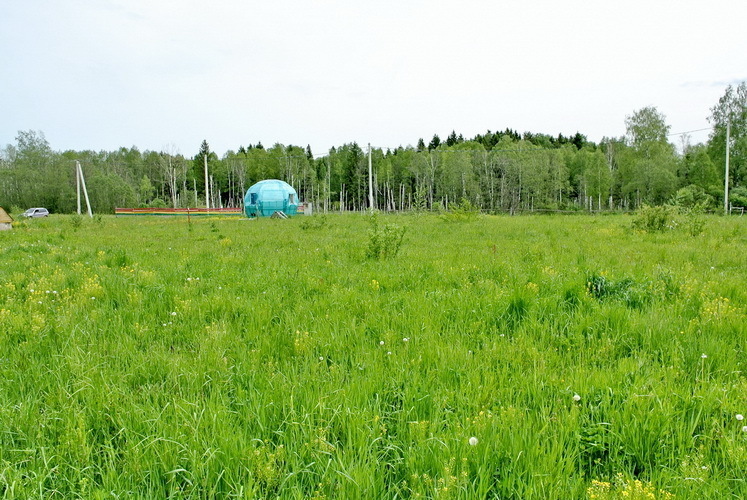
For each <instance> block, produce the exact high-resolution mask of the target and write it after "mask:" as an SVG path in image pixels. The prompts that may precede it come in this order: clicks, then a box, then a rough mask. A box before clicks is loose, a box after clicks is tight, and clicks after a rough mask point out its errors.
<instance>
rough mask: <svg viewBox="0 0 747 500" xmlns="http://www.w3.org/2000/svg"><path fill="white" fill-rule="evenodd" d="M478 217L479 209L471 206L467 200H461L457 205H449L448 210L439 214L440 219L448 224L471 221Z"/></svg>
mask: <svg viewBox="0 0 747 500" xmlns="http://www.w3.org/2000/svg"><path fill="white" fill-rule="evenodd" d="M478 215H480V209H479V208H477V207H476V206H475V205H473V204H472V202H470V201H469V200H468V199H467V198H462V201H460V202H459V203H452V204H451V205H449V210H448V211H447V212H444V213H443V214H441V216H440V217H441V219H443V220H445V221H449V222H456V221H472V220H475V219H477V216H478Z"/></svg>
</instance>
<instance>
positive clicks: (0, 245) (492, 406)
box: [0, 214, 747, 499]
mask: <svg viewBox="0 0 747 500" xmlns="http://www.w3.org/2000/svg"><path fill="white" fill-rule="evenodd" d="M379 216H380V220H379V221H378V224H379V225H382V224H387V223H391V224H395V225H397V226H400V227H402V228H405V229H406V231H405V236H404V240H403V241H402V243H401V247H400V249H399V253H398V254H397V255H396V256H394V257H392V258H388V259H381V260H373V259H367V258H366V248H367V246H368V244H369V241H370V240H369V229H370V221H369V219H368V217H367V216H361V215H351V214H348V215H327V216H326V217H325V218H324V219H320V222H319V223H318V224H317V223H315V224H310V223H308V222H305V221H306V220H308V219H307V218H302V217H298V218H294V219H289V220H274V219H260V220H254V221H246V220H244V221H242V220H238V219H233V220H229V219H227V220H215V221H209V220H194V221H192V222H191V223H190V222H188V221H186V220H184V219H178V218H173V219H158V218H141V219H127V218H123V219H115V218H113V217H109V216H104V217H99V218H97V219H94V220H90V219H87V218H82V219H81V220H82V222H81V220H77V221H76V220H75V219H71V218H69V217H68V216H60V215H52V216H51V217H50V218H49V219H39V220H31V221H27V222H21V223H18V224H17V225H16V227H15V229H14V230H13V231H6V232H0V496H2V497H4V498H31V497H34V498H77V497H80V498H110V497H135V498H216V497H224V498H228V497H231V498H233V497H242V498H274V497H280V498H299V499H300V498H417V497H420V498H542V499H545V498H580V497H584V496H585V495H586V494H587V490H588V492H589V494H594V495H598V497H603V498H618V497H619V495H620V494H622V492H627V493H628V494H632V493H635V494H639V493H640V494H641V495H644V494H647V493H646V492H659V494H660V496H666V495H664V493H662V492H669V493H672V494H674V495H677V496H678V497H682V498H713V499H722V498H744V497H745V496H747V483H745V480H744V471H745V470H746V469H747V431H746V430H743V427H744V426H745V424H747V422H745V421H744V420H742V419H741V416H742V415H744V414H747V378H746V377H745V373H747V365H746V363H747V355H746V353H745V338H746V334H747V321H746V319H747V318H745V314H746V312H747V310H746V309H745V307H746V305H747V293H746V292H745V288H744V283H745V280H746V279H747V267H746V266H745V261H744V251H743V250H744V246H745V244H746V243H747V227H745V219H744V218H739V217H734V218H718V219H717V218H714V217H713V216H706V224H705V227H704V231H703V233H702V234H701V235H699V236H695V237H693V236H691V235H690V234H689V233H688V232H687V231H683V230H681V228H675V229H673V230H670V231H665V232H654V233H644V232H639V231H637V230H635V229H633V227H632V217H630V216H627V215H625V216H624V215H610V216H574V217H567V216H526V217H508V216H481V217H479V218H476V219H464V220H462V221H461V222H460V221H455V220H444V219H443V218H441V217H439V216H437V215H427V214H415V215H407V216H405V215H399V216H386V215H382V214H380V215H379ZM311 220H314V219H311ZM744 428H745V429H747V427H744ZM472 438H474V439H472ZM604 495H607V496H606V497H605V496H604Z"/></svg>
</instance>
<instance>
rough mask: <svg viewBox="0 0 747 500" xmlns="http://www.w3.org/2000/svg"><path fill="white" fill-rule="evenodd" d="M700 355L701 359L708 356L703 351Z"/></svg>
mask: <svg viewBox="0 0 747 500" xmlns="http://www.w3.org/2000/svg"><path fill="white" fill-rule="evenodd" d="M700 357H701V359H706V358H707V357H708V354H706V353H703V354H701V355H700Z"/></svg>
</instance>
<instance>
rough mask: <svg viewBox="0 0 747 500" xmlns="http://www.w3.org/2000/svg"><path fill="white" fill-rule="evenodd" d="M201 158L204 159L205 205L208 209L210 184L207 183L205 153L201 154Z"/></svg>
mask: <svg viewBox="0 0 747 500" xmlns="http://www.w3.org/2000/svg"><path fill="white" fill-rule="evenodd" d="M202 159H203V160H204V161H205V207H206V208H207V209H208V210H209V209H210V184H208V168H207V153H205V155H203V157H202Z"/></svg>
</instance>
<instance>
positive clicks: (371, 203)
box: [368, 142, 374, 211]
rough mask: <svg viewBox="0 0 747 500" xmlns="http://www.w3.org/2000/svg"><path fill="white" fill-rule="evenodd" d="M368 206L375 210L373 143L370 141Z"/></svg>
mask: <svg viewBox="0 0 747 500" xmlns="http://www.w3.org/2000/svg"><path fill="white" fill-rule="evenodd" d="M368 206H369V208H370V209H371V210H372V211H373V209H374V196H373V174H372V168H371V143H370V142H369V143H368Z"/></svg>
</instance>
